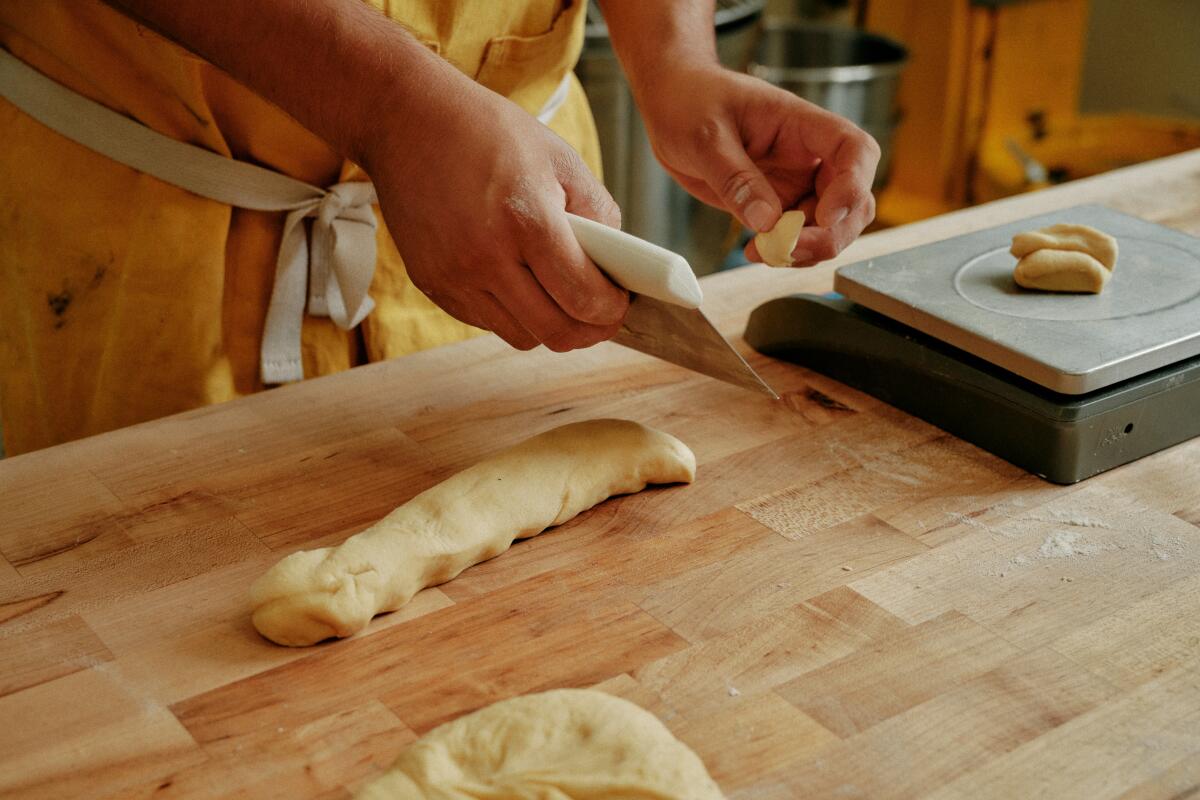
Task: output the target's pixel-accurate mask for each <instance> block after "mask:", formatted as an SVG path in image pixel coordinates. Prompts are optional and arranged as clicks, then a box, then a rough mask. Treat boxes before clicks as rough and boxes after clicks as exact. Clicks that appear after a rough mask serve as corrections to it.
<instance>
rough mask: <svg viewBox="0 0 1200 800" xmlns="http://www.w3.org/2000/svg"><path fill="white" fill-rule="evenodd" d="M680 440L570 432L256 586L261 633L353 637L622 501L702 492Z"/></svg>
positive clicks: (432, 493)
mask: <svg viewBox="0 0 1200 800" xmlns="http://www.w3.org/2000/svg"><path fill="white" fill-rule="evenodd" d="M695 474H696V457H695V455H693V453H692V451H691V450H689V449H688V447H687V446H686V445H685V444H683V442H681V441H679V440H678V439H676V438H675V437H673V436H671V435H669V434H666V433H663V432H662V431H657V430H654V429H652V428H647V427H645V426H643V425H640V424H638V423H636V422H630V421H628V420H620V419H597V420H587V421H583V422H575V423H572V424H570V425H563V426H561V427H558V428H555V429H553V430H550V431H547V432H545V433H542V434H540V435H538V436H534V437H533V438H531V439H527V440H525V441H524V442H521V443H520V444H517V445H515V446H514V447H511V448H509V449H507V450H504V451H502V452H500V453H498V454H496V455H493V456H492V457H490V458H488V459H485V460H484V461H481V462H479V463H477V464H475V465H474V466H471V467H468V468H467V469H465V470H463V471H462V472H459V473H458V474H456V475H453V476H452V477H450V478H448V479H447V480H445V481H442V482H441V483H439V484H437V485H436V486H433V487H431V488H430V489H427V490H426V491H424V492H422V493H421V494H419V495H417V496H416V497H414V498H413V499H412V500H410V501H409V502H407V503H405V504H404V505H402V506H400V507H399V508H397V509H396V510H395V511H393V512H392V513H391V514H389V515H388V516H386V517H384V518H383V519H382V520H380V521H379V522H378V523H376V524H375V525H373V526H371V527H370V528H367V529H366V530H365V531H363V532H361V533H359V534H357V535H355V536H351V537H350V538H349V539H347V540H346V541H345V542H343V543H342V544H341V545H340V546H338V547H325V548H321V549H319V550H301V551H299V552H296V553H293V554H291V555H290V556H287V557H286V558H284V559H283V560H282V561H280V562H279V563H278V564H276V565H275V566H274V567H272V568H271V569H270V570H269V571H268V572H267V573H266V574H265V575H263V576H262V577H261V578H259V580H258V581H257V582H256V583H255V584H254V586H253V587H252V589H251V602H252V604H253V606H254V616H253V620H254V626H255V627H256V628H257V629H258V631H259V633H261V634H262V635H263V636H265V637H267V638H268V639H270V640H271V641H273V642H275V643H277V644H282V645H289V646H293V647H298V646H305V645H310V644H315V643H317V642H319V641H322V640H324V639H328V638H330V637H345V636H350V635H352V634H354V633H357V632H358V631H360V630H362V629H363V628H365V627H366V626H367V623H369V622H370V621H371V618H372V617H374V616H375V615H376V614H379V613H381V612H385V611H395V610H396V609H398V608H400V607H401V606H403V605H404V604H405V603H407V602H408V601H409V600H410V599H412V597H413V595H415V594H416V593H417V592H419V591H420V590H421V589H424V588H425V587H427V586H435V585H437V584H440V583H445V582H446V581H449V580H451V579H452V578H454V577H455V576H457V575H458V574H459V573H460V572H462V571H463V570H464V569H466V568H467V567H470V566H472V565H474V564H478V563H479V562H481V561H486V560H487V559H489V558H494V557H495V556H498V555H500V554H501V553H503V552H504V551H505V550H507V549H508V548H509V546H510V545H511V544H512V543H513V541H514V540H517V539H525V538H528V537H531V536H537V535H538V534H539V533H541V532H542V531H544V530H546V529H547V528H550V527H553V526H555V525H561V524H562V523H564V522H566V521H567V520H569V519H571V518H573V517H574V516H575V515H577V514H579V513H580V512H581V511H585V510H586V509H589V508H591V507H592V506H594V505H596V504H597V503H599V502H602V501H603V500H606V499H607V498H609V497H611V496H613V495H618V494H630V493H633V492H640V491H641V490H642V489H644V488H646V486H647V485H649V484H654V483H659V484H661V483H690V482H691V481H692V479H693V478H694V477H695Z"/></svg>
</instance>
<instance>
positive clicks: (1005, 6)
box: [577, 0, 1200, 275]
mask: <svg viewBox="0 0 1200 800" xmlns="http://www.w3.org/2000/svg"><path fill="white" fill-rule="evenodd" d="M588 22H589V24H588V29H587V40H586V45H585V48H584V53H583V57H582V58H581V60H580V63H579V66H578V68H577V72H578V74H579V76H580V78H581V80H582V81H583V84H584V86H585V88H586V89H587V92H588V97H589V98H590V100H591V103H592V110H593V113H594V114H595V117H596V124H597V127H598V128H599V131H600V140H601V148H602V151H603V156H604V180H605V183H606V184H607V185H608V188H609V190H610V191H611V192H612V193H613V196H614V197H615V198H616V200H617V202H618V203H619V204H620V206H621V208H622V210H623V211H624V215H625V217H624V218H625V228H626V229H627V230H629V231H630V232H631V233H634V234H636V235H638V236H641V237H643V238H645V239H649V240H651V241H653V242H657V243H658V244H661V245H663V246H664V247H668V248H670V249H672V250H675V251H677V252H680V253H682V254H683V255H684V256H686V257H687V258H688V260H689V261H690V262H691V264H692V266H693V268H694V269H695V270H696V272H697V273H699V274H702V275H703V274H708V273H711V272H715V271H717V270H719V269H725V268H729V267H733V266H737V265H739V264H741V263H743V261H744V259H743V258H742V256H741V245H742V244H743V243H744V241H745V239H746V237H747V233H746V232H745V231H744V230H742V228H741V226H740V225H738V224H736V222H734V221H733V220H732V219H731V218H730V217H729V215H727V214H724V213H722V212H718V211H716V210H715V209H712V208H709V207H707V206H705V205H703V204H702V203H699V202H698V201H696V200H693V199H692V198H690V197H689V196H688V195H687V194H686V193H685V192H684V191H683V190H682V189H680V188H679V187H677V186H676V185H675V184H674V183H673V182H672V181H671V180H670V179H669V178H668V177H667V175H666V173H665V172H663V170H662V169H661V168H660V167H659V166H658V164H657V162H655V160H654V156H653V154H652V152H651V150H650V145H649V143H648V141H647V140H646V135H645V132H644V130H643V128H642V125H641V120H640V118H639V117H638V114H637V109H636V108H635V107H634V104H633V100H632V98H631V97H630V95H629V90H628V87H627V86H626V84H625V81H624V77H623V75H622V73H621V70H620V66H619V64H618V63H617V62H616V59H615V57H614V56H613V52H612V49H611V47H610V45H609V41H608V34H607V30H606V29H605V27H604V21H603V18H602V17H601V16H600V14H599V12H598V10H597V9H596V8H595V7H594V6H593V7H592V8H591V9H590V11H589V20H588ZM713 24H714V26H715V29H716V35H717V45H718V51H719V55H720V58H721V60H722V62H723V63H724V64H725V65H726V66H728V67H730V68H733V69H737V70H742V71H746V72H750V73H751V74H755V75H758V76H759V77H762V78H764V79H765V80H769V81H771V82H772V83H775V84H777V85H779V86H782V87H784V88H786V89H788V90H789V91H792V92H795V93H796V94H798V95H800V96H802V97H805V98H806V99H809V100H811V101H813V102H815V103H818V104H820V105H822V106H824V107H826V108H828V109H830V110H832V111H835V112H837V113H839V114H842V115H843V116H846V117H848V118H849V119H851V120H853V121H854V122H855V123H857V124H858V125H859V126H861V127H862V128H864V129H865V130H867V131H868V132H870V133H871V134H872V135H873V136H874V137H875V138H876V139H877V140H878V141H879V143H880V146H881V147H882V149H883V161H882V163H881V165H880V172H879V176H878V178H877V180H876V185H875V190H876V196H877V199H878V207H879V210H878V219H877V222H876V224H875V226H876V227H886V226H891V225H899V224H903V223H906V222H913V221H916V220H919V219H923V218H926V217H930V216H934V215H936V214H941V213H944V212H946V211H952V210H954V209H956V208H962V207H965V206H970V205H975V204H977V203H982V202H987V201H989V200H993V199H997V198H1000V197H1005V196H1008V195H1012V194H1017V193H1020V192H1027V191H1036V190H1037V189H1039V188H1043V187H1045V186H1049V185H1053V184H1056V183H1061V182H1064V181H1069V180H1074V179H1077V178H1082V177H1086V176H1088V175H1094V174H1098V173H1101V172H1106V171H1108V170H1111V169H1114V168H1117V167H1121V166H1125V165H1128V164H1133V163H1137V162H1141V161H1146V160H1149V159H1152V158H1157V157H1160V156H1165V155H1170V154H1173V153H1177V152H1181V151H1184V150H1189V149H1192V148H1195V147H1200V2H1197V0H1139V2H1136V3H1133V2H1128V0H718V2H717V11H716V15H715V19H714V22H713Z"/></svg>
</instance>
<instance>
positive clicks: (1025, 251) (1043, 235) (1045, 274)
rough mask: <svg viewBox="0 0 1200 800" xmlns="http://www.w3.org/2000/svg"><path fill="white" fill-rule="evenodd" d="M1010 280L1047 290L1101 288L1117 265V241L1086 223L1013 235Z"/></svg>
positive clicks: (1056, 226) (1051, 227)
mask: <svg viewBox="0 0 1200 800" xmlns="http://www.w3.org/2000/svg"><path fill="white" fill-rule="evenodd" d="M1009 252H1010V253H1012V254H1013V255H1014V256H1016V257H1017V258H1018V259H1019V260H1018V261H1017V266H1016V269H1014V270H1013V280H1015V281H1016V282H1017V284H1018V285H1020V286H1023V287H1025V288H1026V289H1041V290H1043V291H1049V292H1089V293H1092V294H1096V293H1099V292H1101V291H1103V289H1104V286H1105V284H1106V283H1108V279H1109V277H1111V275H1112V270H1113V268H1114V267H1115V266H1116V265H1117V240H1116V239H1114V238H1113V237H1111V236H1109V235H1108V234H1107V233H1104V232H1103V231H1098V230H1096V229H1095V228H1092V227H1089V226H1087V225H1072V224H1066V223H1062V224H1058V225H1050V226H1048V227H1045V228H1041V229H1039V230H1036V231H1026V232H1024V233H1018V234H1016V235H1015V236H1013V240H1012V247H1011V249H1010V250H1009Z"/></svg>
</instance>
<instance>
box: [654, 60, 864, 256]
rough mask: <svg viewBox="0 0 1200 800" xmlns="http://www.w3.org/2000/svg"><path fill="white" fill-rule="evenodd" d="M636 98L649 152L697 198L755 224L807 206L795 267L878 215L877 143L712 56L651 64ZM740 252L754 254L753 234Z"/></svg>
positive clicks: (829, 252)
mask: <svg viewBox="0 0 1200 800" xmlns="http://www.w3.org/2000/svg"><path fill="white" fill-rule="evenodd" d="M638 105H639V107H640V108H641V110H642V115H643V118H644V119H645V121H646V127H647V129H648V131H649V133H650V141H651V143H652V145H653V147H654V153H655V155H656V156H657V157H658V159H659V161H660V162H661V163H662V165H663V166H664V167H665V168H666V170H667V172H669V173H670V174H671V176H672V177H673V178H675V180H677V181H679V183H680V184H681V185H682V186H683V187H684V188H685V189H687V190H688V192H690V193H691V194H692V195H694V196H695V197H697V198H699V199H700V200H702V201H704V202H705V203H708V204H710V205H713V206H717V207H718V208H724V209H726V210H728V211H730V212H731V213H733V214H734V215H735V216H736V217H737V218H738V219H739V220H740V221H741V222H742V223H743V224H744V225H746V226H747V227H748V228H750V229H751V230H754V231H759V232H761V231H765V230H770V229H771V228H772V227H774V226H775V223H776V222H777V221H778V220H779V216H780V214H781V213H782V212H783V211H784V210H790V209H793V208H800V209H802V210H804V212H805V216H806V217H807V223H806V227H805V228H804V230H803V232H802V233H801V235H800V239H799V241H798V242H797V243H796V247H795V249H794V250H793V251H792V255H793V258H794V261H795V264H796V266H811V265H813V264H816V263H817V262H819V261H825V260H827V259H830V258H833V257H834V256H836V255H837V254H838V253H840V252H841V251H842V249H843V248H845V247H846V246H847V245H848V244H850V243H851V242H852V241H854V239H855V238H856V237H857V236H858V235H859V234H860V233H861V232H862V230H863V228H865V227H866V226H867V225H868V224H869V223H870V222H871V220H872V219H874V218H875V198H874V197H873V196H872V194H871V182H872V180H873V179H874V177H875V167H876V166H877V165H878V163H879V145H878V144H876V142H875V140H874V139H873V138H871V136H870V135H868V134H867V133H865V132H864V131H862V130H861V129H860V128H858V127H857V126H855V125H854V124H853V123H851V122H850V121H849V120H846V119H844V118H842V117H839V116H837V115H836V114H832V113H830V112H828V111H825V110H824V109H822V108H820V107H819V106H816V105H814V104H812V103H810V102H808V101H806V100H802V99H800V98H799V97H797V96H795V95H793V94H791V93H790V92H787V91H784V90H783V89H780V88H778V87H776V86H772V85H771V84H769V83H767V82H765V81H762V80H759V79H758V78H753V77H751V76H749V75H743V74H740V73H736V72H732V71H730V70H726V69H723V68H721V67H718V66H715V65H713V66H709V65H703V66H685V67H676V68H673V69H669V70H660V71H658V72H656V74H655V76H654V80H653V82H652V83H650V84H649V85H647V86H644V87H643V88H642V90H641V91H640V92H639V93H638ZM745 253H746V257H747V258H749V259H750V260H751V261H758V260H759V255H758V252H757V250H756V249H755V247H754V242H753V240H752V241H751V242H750V244H749V245H747V247H746V251H745Z"/></svg>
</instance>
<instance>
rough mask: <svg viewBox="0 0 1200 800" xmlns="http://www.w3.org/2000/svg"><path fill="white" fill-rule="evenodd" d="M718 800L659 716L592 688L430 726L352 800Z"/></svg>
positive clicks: (504, 704)
mask: <svg viewBox="0 0 1200 800" xmlns="http://www.w3.org/2000/svg"><path fill="white" fill-rule="evenodd" d="M483 797H489V798H510V799H511V800H519V799H520V800H535V799H536V798H547V800H548V799H549V798H552V797H553V798H568V797H575V798H595V799H596V800H599V798H614V799H615V798H630V799H631V800H632V798H644V799H645V800H650V798H657V800H723V798H724V795H723V794H722V793H721V789H720V787H718V786H717V784H716V783H715V782H714V781H713V779H712V778H711V777H709V774H708V771H707V770H706V769H705V768H704V763H703V762H702V761H701V760H700V758H699V757H698V756H697V755H696V754H695V753H694V752H692V750H691V749H689V748H688V746H687V745H685V744H683V743H682V742H680V741H678V740H677V739H676V738H675V737H674V736H672V735H671V732H670V731H668V730H667V728H666V726H664V725H663V724H662V723H661V722H659V720H658V718H657V717H655V716H654V715H653V714H651V713H650V712H648V711H646V710H645V709H643V708H641V707H639V706H637V705H634V704H633V703H631V702H629V701H628V700H622V699H621V698H619V697H613V696H611V695H608V694H605V693H604V692H600V691H596V690H594V689H558V690H555V691H550V692H543V693H541V694H533V695H525V696H523V697H514V698H512V699H511V700H502V701H500V702H499V703H495V704H493V705H490V706H488V707H486V708H484V709H481V710H479V711H476V712H474V713H473V714H468V715H466V716H464V717H459V718H458V719H456V720H454V721H453V722H448V723H446V724H445V725H441V726H440V727H437V728H434V729H433V730H432V731H430V732H429V733H427V734H425V736H423V737H421V738H420V739H418V740H417V741H416V742H414V743H413V744H411V745H409V747H408V749H407V750H405V751H404V752H403V753H401V754H400V757H399V759H397V761H396V763H395V764H394V765H393V766H392V768H391V769H390V770H388V771H387V772H386V773H384V774H383V775H382V776H381V777H379V778H377V779H376V780H374V781H372V782H371V783H369V784H367V785H366V786H365V787H363V789H362V790H360V791H359V793H358V794H357V795H356V796H355V800H396V799H397V798H405V800H449V798H463V799H464V800H465V799H466V798H483Z"/></svg>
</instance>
